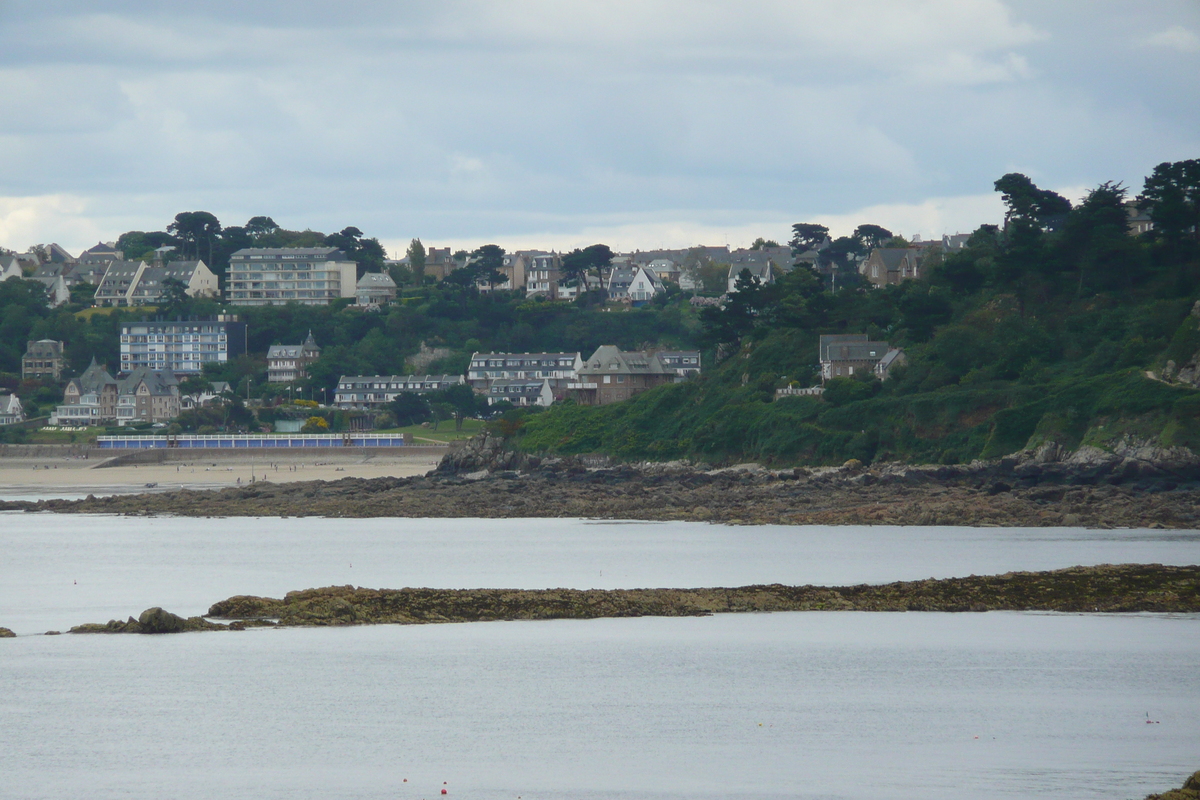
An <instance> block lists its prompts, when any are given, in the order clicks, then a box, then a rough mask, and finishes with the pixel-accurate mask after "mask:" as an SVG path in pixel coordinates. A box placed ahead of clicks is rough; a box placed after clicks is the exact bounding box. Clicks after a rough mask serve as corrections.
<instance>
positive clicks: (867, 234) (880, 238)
mask: <svg viewBox="0 0 1200 800" xmlns="http://www.w3.org/2000/svg"><path fill="white" fill-rule="evenodd" d="M852 235H853V237H854V238H855V239H857V240H858V241H859V242H861V243H862V246H863V247H865V248H867V249H868V250H874V249H875V248H876V247H883V243H884V242H886V241H887V240H888V239H891V238H892V232H891V231H889V230H888V229H887V228H881V227H880V226H878V225H859V226H858V227H857V228H855V229H854V233H853V234H852Z"/></svg>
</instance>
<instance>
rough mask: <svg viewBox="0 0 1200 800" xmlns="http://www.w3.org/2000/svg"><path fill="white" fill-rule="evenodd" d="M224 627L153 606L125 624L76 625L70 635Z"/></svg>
mask: <svg viewBox="0 0 1200 800" xmlns="http://www.w3.org/2000/svg"><path fill="white" fill-rule="evenodd" d="M226 627H227V626H225V625H218V624H217V623H215V622H209V621H208V620H206V619H204V618H203V617H188V618H187V619H184V618H183V617H180V616H178V615H176V614H172V613H171V612H169V611H163V610H162V609H161V608H159V607H157V606H155V607H154V608H147V609H146V610H145V611H143V612H142V613H141V615H140V616H139V617H138V618H137V619H134V618H133V617H130V618H129V619H128V620H126V621H125V622H121V621H120V620H115V619H110V620H109V621H108V622H107V623H104V624H100V623H89V624H86V625H76V626H75V627H74V628H71V633H183V632H185V631H215V630H225V628H226Z"/></svg>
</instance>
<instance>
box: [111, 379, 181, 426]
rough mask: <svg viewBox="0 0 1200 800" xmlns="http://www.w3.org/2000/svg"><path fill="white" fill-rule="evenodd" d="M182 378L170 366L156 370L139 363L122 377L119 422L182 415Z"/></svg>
mask: <svg viewBox="0 0 1200 800" xmlns="http://www.w3.org/2000/svg"><path fill="white" fill-rule="evenodd" d="M179 412H180V397H179V381H177V380H176V379H175V375H174V374H173V373H172V372H171V371H170V370H164V371H162V372H156V371H154V370H151V369H150V368H149V367H138V368H137V369H136V370H134V371H133V372H132V373H131V374H130V375H129V376H128V377H127V378H125V379H124V380H123V381H121V384H120V387H119V395H118V397H117V408H116V414H117V424H118V425H128V424H131V423H134V422H169V421H170V420H173V419H175V417H178V416H179Z"/></svg>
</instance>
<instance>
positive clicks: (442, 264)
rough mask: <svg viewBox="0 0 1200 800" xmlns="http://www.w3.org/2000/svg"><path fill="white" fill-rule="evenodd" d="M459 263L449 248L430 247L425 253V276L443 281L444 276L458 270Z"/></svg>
mask: <svg viewBox="0 0 1200 800" xmlns="http://www.w3.org/2000/svg"><path fill="white" fill-rule="evenodd" d="M459 266H460V265H459V263H458V262H457V261H455V260H454V254H453V253H451V252H450V248H449V247H430V248H429V249H427V250H426V251H425V276H426V277H429V276H432V277H433V278H434V279H435V280H439V281H444V280H445V279H446V276H447V275H449V274H450V273H451V272H454V270H456V269H458V267H459Z"/></svg>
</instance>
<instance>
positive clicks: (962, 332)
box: [501, 162, 1200, 464]
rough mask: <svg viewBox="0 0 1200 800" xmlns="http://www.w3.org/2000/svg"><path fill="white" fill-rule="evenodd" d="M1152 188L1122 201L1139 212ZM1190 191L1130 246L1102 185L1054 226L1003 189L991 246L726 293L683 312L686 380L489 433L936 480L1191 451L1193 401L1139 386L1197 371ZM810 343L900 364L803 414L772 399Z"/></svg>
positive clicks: (534, 447) (838, 385)
mask: <svg viewBox="0 0 1200 800" xmlns="http://www.w3.org/2000/svg"><path fill="white" fill-rule="evenodd" d="M1185 163H1187V164H1192V163H1193V162H1185ZM1174 166H1175V165H1163V167H1174ZM1163 167H1160V170H1162V169H1163ZM1158 173H1159V170H1156V175H1158ZM1154 177H1155V176H1152V177H1151V179H1148V181H1147V188H1146V191H1145V193H1144V196H1143V198H1142V202H1143V203H1144V204H1145V205H1147V206H1149V207H1151V208H1153V209H1154V210H1155V211H1159V210H1161V209H1162V207H1163V203H1165V202H1166V201H1158V202H1157V204H1156V201H1155V200H1153V198H1154V197H1157V196H1160V195H1162V192H1158V193H1157V194H1156V190H1155V188H1154V186H1153V185H1152V181H1153V179H1154ZM1191 180H1192V183H1193V184H1196V186H1193V187H1192V188H1191V189H1187V190H1186V191H1185V190H1184V189H1180V193H1179V194H1180V196H1182V197H1185V198H1188V197H1190V198H1191V199H1190V200H1188V201H1187V202H1184V203H1183V205H1184V210H1185V211H1187V213H1188V214H1190V215H1191V216H1190V217H1188V216H1187V215H1186V214H1185V215H1182V218H1183V221H1184V222H1183V223H1180V222H1176V223H1175V224H1174V225H1173V226H1172V225H1169V224H1168V225H1162V226H1159V227H1158V229H1157V230H1156V231H1155V232H1154V234H1152V235H1148V236H1134V235H1131V234H1130V232H1129V230H1128V227H1127V213H1128V212H1127V208H1126V207H1125V205H1124V203H1125V201H1126V191H1125V190H1124V189H1123V188H1122V187H1120V186H1113V185H1111V184H1104V185H1102V186H1100V187H1098V188H1097V189H1095V190H1094V191H1092V192H1091V193H1090V194H1089V195H1088V197H1087V198H1085V199H1084V201H1083V202H1082V203H1080V204H1079V205H1078V206H1076V207H1074V208H1072V207H1071V206H1070V204H1069V203H1067V201H1066V200H1065V199H1063V198H1061V197H1058V196H1057V195H1054V193H1052V192H1046V191H1044V190H1040V189H1038V188H1037V187H1036V186H1034V185H1033V184H1032V183H1030V182H1029V181H1028V179H1025V178H1023V176H1012V175H1009V176H1005V177H1004V178H1002V179H1001V180H1000V181H997V189H998V190H999V191H1003V192H1004V193H1005V202H1006V204H1007V205H1008V210H1009V213H1008V215H1007V221H1006V225H1005V226H1004V228H1003V229H1000V228H997V227H995V226H983V227H981V228H980V229H979V230H978V231H976V232H975V233H974V235H973V236H972V237H971V238H970V240H969V242H968V243H967V244H966V246H965V247H964V248H963V249H962V250H961V251H959V252H955V253H953V254H949V255H945V256H944V257H939V256H933V257H931V258H930V259H929V260H928V261H927V263H926V265H925V267H924V269H923V272H922V275H921V277H920V279H917V280H908V281H904V282H903V283H901V284H899V285H895V286H887V287H884V288H872V287H870V286H869V285H866V284H864V282H863V281H862V280H861V278H859V277H858V276H857V275H854V276H851V277H850V278H846V277H843V278H841V279H840V280H839V287H838V290H837V292H836V293H834V292H831V291H830V290H829V287H828V286H826V285H825V284H823V283H822V281H821V279H820V277H819V276H818V275H817V274H816V273H815V272H814V271H812V270H809V269H805V268H797V269H796V270H795V271H793V272H792V273H790V274H788V275H785V276H782V277H781V278H780V279H779V280H778V281H777V282H776V283H775V284H773V285H770V286H766V287H760V286H746V287H745V289H744V291H742V292H738V293H737V294H735V295H733V297H732V299H731V301H730V302H729V303H727V304H726V305H725V307H724V308H713V309H706V310H705V311H704V312H703V313H702V321H703V325H704V331H703V335H704V336H705V337H706V341H707V344H708V345H709V347H710V351H709V353H708V355H710V356H711V358H710V359H708V360H707V361H706V367H707V369H706V373H705V374H704V375H703V376H702V377H701V378H699V379H698V380H694V381H691V382H689V383H685V384H676V385H671V386H665V387H661V388H658V389H655V390H653V391H650V392H647V393H645V394H643V395H640V396H638V397H636V398H634V399H632V400H629V401H627V402H624V403H620V404H616V405H612V406H606V407H582V406H574V405H571V404H566V405H563V406H561V407H554V408H551V409H549V410H548V411H546V412H543V413H538V414H522V413H521V412H510V413H509V419H507V420H506V422H505V423H504V425H502V426H501V429H502V430H505V431H506V432H509V433H510V434H511V435H512V437H513V440H514V442H515V444H516V445H517V446H518V447H520V448H521V449H524V450H528V451H534V452H541V451H546V452H559V453H583V452H593V451H595V452H604V453H609V454H612V455H614V456H618V457H621V458H624V459H673V458H684V457H687V458H694V459H699V460H704V461H709V462H718V463H719V462H735V461H742V460H756V461H762V462H765V463H775V464H840V463H842V462H844V461H845V460H847V459H850V458H856V459H859V460H861V461H863V462H871V461H892V460H902V461H911V462H932V463H948V464H949V463H961V462H966V461H970V460H972V459H975V458H996V457H1000V456H1004V455H1007V454H1010V453H1013V452H1015V451H1018V450H1021V449H1022V448H1025V447H1027V446H1036V445H1037V444H1039V443H1041V442H1044V441H1054V442H1057V443H1059V444H1061V445H1063V446H1065V447H1067V448H1069V449H1070V448H1076V447H1078V446H1080V445H1083V444H1088V445H1093V446H1098V447H1102V448H1111V447H1113V446H1114V444H1115V443H1117V442H1118V441H1121V440H1122V439H1125V438H1126V437H1128V438H1129V439H1130V440H1136V441H1138V442H1149V443H1152V444H1155V445H1160V446H1164V447H1169V446H1187V447H1200V392H1197V391H1196V390H1195V389H1194V388H1192V386H1191V385H1182V384H1175V385H1168V384H1167V383H1165V382H1163V381H1161V380H1158V379H1156V378H1152V377H1147V374H1148V373H1151V374H1153V375H1155V376H1164V375H1165V376H1166V377H1172V376H1174V375H1175V374H1177V373H1178V372H1179V371H1180V370H1181V369H1182V368H1183V367H1184V366H1185V365H1186V364H1187V362H1188V361H1189V360H1190V359H1191V358H1192V357H1193V356H1194V355H1196V354H1197V353H1198V352H1200V319H1197V317H1196V316H1193V315H1192V309H1193V306H1194V305H1195V303H1196V300H1197V298H1198V297H1200V247H1198V243H1197V234H1196V229H1195V224H1196V221H1197V220H1196V215H1195V209H1196V203H1197V199H1200V162H1195V169H1194V174H1193V177H1192V179H1191ZM1176 188H1178V187H1176ZM1188 192H1190V194H1188ZM1172 197H1175V195H1172ZM1172 202H1174V200H1172ZM1180 202H1183V201H1180ZM1188 203H1190V205H1188ZM1171 208H1173V209H1174V208H1175V207H1174V206H1172V207H1171ZM1176 211H1177V209H1176ZM1173 213H1174V212H1173ZM1155 219H1156V221H1157V220H1158V217H1157V216H1156V217H1155ZM1189 220H1190V221H1191V225H1187V224H1184V223H1186V222H1188V221H1189ZM796 227H797V229H798V233H799V232H801V230H802V229H803V228H805V227H811V226H799V225H798V226H796ZM839 241H840V240H839ZM822 333H867V334H869V335H870V336H871V338H872V339H873V340H886V341H888V342H889V343H891V344H892V345H893V346H898V347H903V348H904V349H905V351H906V354H907V356H908V359H909V363H908V364H907V366H905V367H901V368H899V369H898V371H897V373H896V374H895V377H893V378H892V379H890V380H887V381H884V382H880V381H878V380H876V379H874V378H873V377H863V378H862V379H846V378H841V379H835V380H833V381H830V382H829V384H828V385H827V389H826V392H825V394H824V395H823V396H821V397H782V398H779V399H776V395H775V391H776V389H777V388H781V387H784V386H788V385H800V386H807V385H812V384H814V383H816V382H817V380H818V376H817V339H818V336H819V335H820V334H822ZM718 353H719V354H720V355H721V357H720V358H717V357H716V355H717V354H718ZM714 362H717V363H715V364H714Z"/></svg>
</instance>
